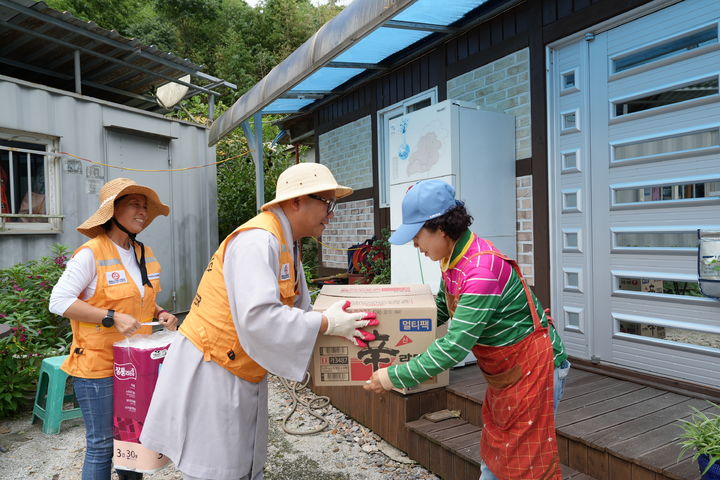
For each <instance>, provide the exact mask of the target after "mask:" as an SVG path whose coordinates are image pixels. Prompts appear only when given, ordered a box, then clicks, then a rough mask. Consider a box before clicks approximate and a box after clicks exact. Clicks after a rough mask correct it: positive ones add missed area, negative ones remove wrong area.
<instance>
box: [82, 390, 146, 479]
mask: <svg viewBox="0 0 720 480" xmlns="http://www.w3.org/2000/svg"><path fill="white" fill-rule="evenodd" d="M73 387H74V388H75V396H76V397H77V401H78V403H79V404H80V410H81V411H82V414H83V420H85V440H86V443H87V447H86V449H85V462H84V463H83V471H82V480H110V470H111V468H112V458H113V397H112V394H113V379H112V377H109V378H80V377H73ZM117 472H118V476H119V477H120V478H121V479H138V480H140V479H142V474H140V473H136V472H128V471H125V470H118V471H117Z"/></svg>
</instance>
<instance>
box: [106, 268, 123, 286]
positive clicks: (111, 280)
mask: <svg viewBox="0 0 720 480" xmlns="http://www.w3.org/2000/svg"><path fill="white" fill-rule="evenodd" d="M105 280H106V281H107V284H108V285H118V284H120V283H127V277H126V276H125V270H115V271H113V272H106V273H105Z"/></svg>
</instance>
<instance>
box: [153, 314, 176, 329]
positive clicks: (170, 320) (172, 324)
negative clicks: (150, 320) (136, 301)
mask: <svg viewBox="0 0 720 480" xmlns="http://www.w3.org/2000/svg"><path fill="white" fill-rule="evenodd" d="M157 319H158V321H159V322H160V325H162V326H163V327H165V328H167V329H168V330H177V324H178V319H177V317H176V316H175V315H173V314H172V313H170V312H162V313H161V314H160V315H158V317H157Z"/></svg>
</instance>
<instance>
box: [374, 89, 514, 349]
mask: <svg viewBox="0 0 720 480" xmlns="http://www.w3.org/2000/svg"><path fill="white" fill-rule="evenodd" d="M388 126H389V131H388V149H389V152H388V154H389V159H390V162H389V171H388V174H389V183H390V229H391V230H395V229H397V228H398V226H399V225H400V224H401V223H402V200H403V197H404V196H405V193H406V192H407V190H408V188H409V187H411V186H412V185H414V184H415V183H416V182H418V181H420V180H426V179H430V178H436V179H440V180H444V181H446V182H448V183H450V184H451V185H453V186H454V187H455V191H456V196H457V198H458V199H460V200H462V201H464V202H465V207H466V208H467V210H468V212H469V213H470V215H472V216H473V218H474V221H473V224H472V226H471V227H470V228H471V230H472V231H473V232H475V233H476V234H477V235H479V236H481V237H483V238H486V239H488V240H490V241H491V242H493V244H494V245H495V246H496V247H497V248H498V249H499V250H500V251H501V252H502V253H504V254H505V255H508V256H510V257H513V258H515V253H516V252H515V250H516V246H515V245H516V241H515V234H516V223H515V211H516V206H515V188H516V187H515V117H513V116H512V115H507V114H503V113H495V112H487V111H483V110H480V109H479V108H478V107H476V106H475V105H473V104H468V103H464V102H459V101H457V100H446V101H443V102H440V103H437V104H435V105H431V106H429V107H425V108H423V109H420V110H416V111H414V112H411V113H408V114H405V115H402V116H400V117H397V118H394V119H392V120H390V122H389V125H388ZM390 259H391V260H390V262H391V280H392V283H397V284H408V283H425V284H428V285H430V288H431V289H432V291H433V293H437V291H438V288H439V285H440V266H439V264H438V263H437V262H433V261H431V260H430V259H428V258H427V257H425V256H424V255H422V254H420V253H419V251H418V250H417V249H416V248H415V247H413V245H412V243H409V244H406V245H393V246H392V247H391V256H390ZM468 360H474V358H473V359H470V358H468Z"/></svg>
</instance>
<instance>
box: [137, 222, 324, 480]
mask: <svg viewBox="0 0 720 480" xmlns="http://www.w3.org/2000/svg"><path fill="white" fill-rule="evenodd" d="M273 212H274V213H275V214H276V215H278V218H279V219H280V222H281V223H282V226H283V233H284V236H285V238H287V239H291V238H292V230H291V226H290V223H289V221H288V220H287V217H285V215H284V213H283V211H282V210H281V209H277V208H276V209H273ZM279 260H280V244H279V242H278V239H277V238H276V237H274V236H273V235H272V234H271V233H270V232H267V231H265V230H260V229H252V230H246V231H243V232H241V233H239V234H238V235H236V236H235V237H234V238H232V239H231V240H230V241H229V242H228V244H227V248H226V250H225V256H224V263H223V273H224V276H225V287H226V289H227V295H228V300H229V302H230V310H231V313H232V317H233V322H234V324H235V332H228V333H227V334H228V335H233V334H237V336H238V338H239V339H240V343H241V344H242V347H243V349H244V350H245V351H246V352H247V354H248V355H249V356H250V357H251V358H252V359H253V360H255V361H256V362H257V363H258V364H260V366H262V367H263V368H265V369H266V370H268V371H269V372H271V373H274V374H276V375H279V376H282V377H286V378H289V379H292V380H301V379H302V378H303V377H304V375H305V370H306V369H307V366H308V363H309V361H310V358H311V356H312V351H313V347H314V345H315V340H316V339H317V335H318V331H319V330H320V324H321V323H322V314H321V313H320V312H311V311H308V310H309V309H310V296H309V293H308V288H307V284H306V283H305V278H304V274H303V270H302V264H301V263H300V262H298V261H297V257H296V262H295V263H296V265H297V270H296V272H295V274H296V275H297V277H298V289H299V295H298V297H297V298H296V300H295V308H291V307H288V306H286V305H283V304H282V303H280V299H279V298H280V292H279V286H278V280H279V277H280V262H279ZM208 392H212V393H208ZM267 422H268V413H267V380H265V379H263V380H261V381H260V382H258V383H253V382H248V381H247V380H243V379H242V378H240V377H236V376H235V375H233V374H232V373H230V372H229V371H227V370H225V369H224V368H223V367H221V366H220V365H218V364H217V363H215V362H211V361H208V362H206V361H204V358H203V353H202V352H201V351H200V350H198V349H197V348H196V347H195V345H193V344H192V342H190V340H188V339H187V338H186V337H184V336H182V335H179V336H178V338H177V339H176V340H175V341H174V342H173V344H172V346H171V347H170V349H169V351H168V355H167V357H166V358H165V361H164V363H163V367H162V369H161V370H160V376H159V378H158V383H157V385H156V386H155V392H154V393H153V400H152V403H151V405H150V410H149V411H148V415H147V417H146V419H145V425H144V426H143V432H142V436H141V441H142V443H143V445H144V446H145V447H147V448H150V449H151V450H154V451H157V452H161V453H164V454H165V455H167V456H168V457H170V458H171V459H172V460H173V462H175V465H176V467H177V468H178V469H179V470H180V471H181V472H183V473H184V474H186V475H190V476H193V477H198V478H215V479H218V480H236V479H238V478H243V479H245V478H251V479H253V480H255V479H257V478H260V477H261V476H262V467H263V464H264V463H265V452H266V448H267V432H268V426H267ZM246 476H247V477H246Z"/></svg>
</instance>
